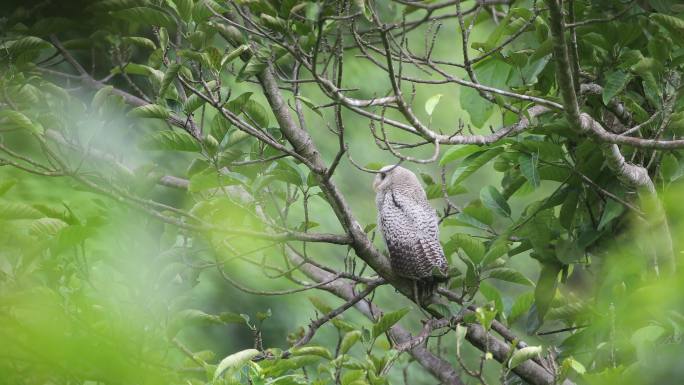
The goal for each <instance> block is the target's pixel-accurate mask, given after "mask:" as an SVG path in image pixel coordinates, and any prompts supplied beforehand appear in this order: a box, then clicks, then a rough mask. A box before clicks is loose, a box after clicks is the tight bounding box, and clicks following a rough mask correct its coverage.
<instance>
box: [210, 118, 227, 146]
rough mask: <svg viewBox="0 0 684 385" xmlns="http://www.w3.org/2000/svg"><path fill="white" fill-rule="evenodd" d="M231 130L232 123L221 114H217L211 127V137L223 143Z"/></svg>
mask: <svg viewBox="0 0 684 385" xmlns="http://www.w3.org/2000/svg"><path fill="white" fill-rule="evenodd" d="M229 129H230V121H229V120H228V119H226V118H224V117H223V115H221V114H216V115H215V116H214V119H212V121H211V124H210V125H209V130H210V131H211V135H212V136H213V137H214V138H216V140H218V141H219V143H221V142H222V141H223V138H224V137H225V136H226V134H227V133H228V130H229Z"/></svg>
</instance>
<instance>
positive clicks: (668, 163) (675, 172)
mask: <svg viewBox="0 0 684 385" xmlns="http://www.w3.org/2000/svg"><path fill="white" fill-rule="evenodd" d="M660 175H661V176H662V177H663V180H665V181H667V182H670V181H673V180H675V179H677V178H678V177H679V176H680V174H679V162H678V161H677V157H675V156H674V155H672V154H665V155H663V158H662V160H661V161H660Z"/></svg>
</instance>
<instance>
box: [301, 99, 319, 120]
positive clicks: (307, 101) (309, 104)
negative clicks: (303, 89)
mask: <svg viewBox="0 0 684 385" xmlns="http://www.w3.org/2000/svg"><path fill="white" fill-rule="evenodd" d="M296 98H297V99H299V100H301V101H302V103H304V104H305V105H306V106H307V107H309V108H310V109H311V111H313V112H315V113H316V114H317V115H318V116H320V117H323V113H322V112H321V111H320V110H319V109H318V108H316V104H315V103H314V102H313V101H311V99H309V98H307V97H304V96H301V95H298V96H296Z"/></svg>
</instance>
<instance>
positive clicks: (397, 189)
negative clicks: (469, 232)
mask: <svg viewBox="0 0 684 385" xmlns="http://www.w3.org/2000/svg"><path fill="white" fill-rule="evenodd" d="M373 189H374V190H375V191H376V193H377V195H376V197H375V203H376V205H377V208H378V228H380V231H381V233H382V236H383V238H384V239H385V243H386V244H387V249H388V251H389V259H390V264H391V266H392V270H393V271H394V272H395V273H396V274H397V275H399V276H401V277H404V278H408V279H410V280H412V281H414V296H415V298H414V299H416V300H417V302H419V303H421V302H422V301H423V300H425V299H427V298H429V297H431V296H432V292H433V291H434V288H435V286H436V285H437V284H438V283H439V282H443V281H446V279H447V269H448V266H447V260H446V258H445V257H444V250H443V249H442V245H441V244H440V243H439V226H438V218H437V212H436V211H435V210H434V209H433V208H432V206H430V204H429V203H428V199H427V195H426V194H425V190H423V187H422V186H421V184H420V181H419V180H418V177H416V175H415V174H414V173H413V172H411V171H409V170H407V169H405V168H403V167H399V166H385V167H383V168H382V169H380V171H379V172H378V173H377V174H376V176H375V180H374V181H373Z"/></svg>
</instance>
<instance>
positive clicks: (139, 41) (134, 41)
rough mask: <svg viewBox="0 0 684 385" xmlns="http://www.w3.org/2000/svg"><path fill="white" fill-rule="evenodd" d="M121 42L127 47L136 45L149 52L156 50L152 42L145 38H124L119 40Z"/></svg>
mask: <svg viewBox="0 0 684 385" xmlns="http://www.w3.org/2000/svg"><path fill="white" fill-rule="evenodd" d="M121 40H122V41H123V42H124V43H126V44H129V45H137V46H138V47H142V48H149V49H151V50H155V49H157V46H156V45H155V44H154V42H153V41H152V40H150V39H148V38H146V37H140V36H125V37H123V38H121Z"/></svg>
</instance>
